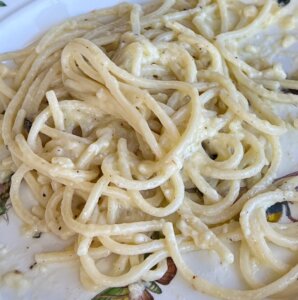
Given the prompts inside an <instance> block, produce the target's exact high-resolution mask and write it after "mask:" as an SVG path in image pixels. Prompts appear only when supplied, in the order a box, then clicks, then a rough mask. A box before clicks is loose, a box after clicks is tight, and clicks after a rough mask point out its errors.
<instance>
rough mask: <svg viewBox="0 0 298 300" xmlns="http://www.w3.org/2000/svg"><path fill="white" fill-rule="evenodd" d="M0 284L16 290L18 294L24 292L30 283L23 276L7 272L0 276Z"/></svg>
mask: <svg viewBox="0 0 298 300" xmlns="http://www.w3.org/2000/svg"><path fill="white" fill-rule="evenodd" d="M1 283H2V284H3V285H5V286H7V287H9V288H11V289H14V290H16V291H17V292H18V293H22V292H24V291H26V290H27V289H28V288H29V287H30V285H31V284H30V281H29V280H28V279H27V278H26V277H25V276H24V274H23V273H20V272H18V271H12V272H7V273H5V274H4V275H2V277H1Z"/></svg>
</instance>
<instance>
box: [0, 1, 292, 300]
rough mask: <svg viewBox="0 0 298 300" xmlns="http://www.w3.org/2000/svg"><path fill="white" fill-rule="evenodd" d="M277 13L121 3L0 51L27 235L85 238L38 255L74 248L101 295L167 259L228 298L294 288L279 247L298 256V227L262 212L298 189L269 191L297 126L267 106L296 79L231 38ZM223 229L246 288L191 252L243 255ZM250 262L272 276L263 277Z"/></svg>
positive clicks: (265, 7)
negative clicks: (253, 60)
mask: <svg viewBox="0 0 298 300" xmlns="http://www.w3.org/2000/svg"><path fill="white" fill-rule="evenodd" d="M282 15H283V9H282V8H279V7H278V4H277V3H276V2H275V1H273V0H266V1H253V0H251V1H250V0H246V1H229V0H220V1H219V0H218V1H212V0H200V1H184V0H176V1H175V0H166V1H162V2H152V3H149V4H146V5H142V6H141V5H138V4H120V5H118V6H115V7H112V8H108V9H104V10H98V11H93V12H91V13H88V14H86V15H82V16H78V17H75V18H73V19H71V20H68V21H66V22H64V23H62V24H61V25H59V26H57V27H54V28H52V29H51V30H50V31H48V32H47V33H46V34H45V35H44V36H43V37H41V38H40V39H39V40H38V41H36V42H35V43H34V44H33V45H31V46H29V47H27V48H26V49H24V50H21V51H18V52H12V53H6V54H2V55H0V61H2V64H1V66H0V109H1V112H2V114H1V128H2V133H1V135H2V138H1V149H0V157H1V160H2V161H1V165H0V171H1V179H2V181H4V180H5V178H7V177H8V176H9V175H11V174H12V173H14V175H13V176H12V184H11V190H10V197H11V201H12V204H13V207H14V210H15V212H16V213H17V215H18V216H19V218H20V219H22V221H23V222H25V223H26V224H28V225H30V226H31V227H32V230H33V231H36V232H52V233H53V234H55V235H57V236H58V237H60V238H61V239H70V238H74V240H75V242H74V244H73V247H72V249H67V250H66V251H64V252H58V253H57V252H56V253H41V254H37V255H36V262H38V263H47V262H53V261H56V262H59V261H65V260H75V259H77V260H78V261H79V263H80V272H81V280H82V283H83V285H84V286H85V287H87V288H93V289H96V290H101V289H103V288H106V287H116V286H125V285H129V284H132V283H135V282H137V281H140V280H151V281H152V280H157V279H158V278H160V277H161V276H162V275H163V274H164V273H165V271H166V265H167V264H166V259H167V257H169V256H171V257H172V258H173V260H174V262H175V264H176V265H177V267H178V270H179V271H180V273H181V275H182V276H183V277H184V278H185V279H186V280H187V281H189V282H190V283H191V284H192V286H194V287H195V288H196V289H197V290H198V291H201V292H204V293H207V294H209V295H212V296H215V297H218V298H221V299H252V298H253V299H264V298H266V297H269V296H271V295H280V296H282V292H284V291H285V289H287V292H289V291H291V290H292V289H293V292H295V284H296V285H297V279H298V266H297V265H289V264H287V263H285V262H282V261H280V260H278V259H277V258H276V257H275V256H274V253H273V251H272V249H271V247H270V245H271V244H275V245H278V246H279V247H282V248H285V249H289V250H291V251H296V252H297V249H298V239H297V226H296V225H295V224H279V223H268V222H267V219H266V210H267V209H268V208H269V207H270V206H272V205H273V204H274V203H277V202H282V201H291V202H293V203H295V202H297V199H298V197H297V193H296V192H295V189H294V188H293V187H295V184H296V179H295V178H293V179H291V180H290V181H288V182H287V184H279V186H278V187H275V189H272V183H273V180H274V179H275V176H276V171H277V169H278V166H279V163H280V160H281V147H280V144H279V137H280V135H281V134H283V133H284V132H286V131H287V127H286V124H285V122H284V121H283V120H282V119H280V118H279V117H278V116H277V115H275V114H274V112H273V111H272V110H271V108H270V106H269V105H268V102H282V103H295V104H297V103H298V96H297V95H294V94H285V93H283V91H282V89H283V88H289V87H290V88H291V89H298V83H297V81H294V80H288V79H285V78H281V75H279V74H278V73H274V72H273V71H272V72H273V73H274V74H273V75H272V76H271V78H269V79H268V78H266V77H265V75H264V71H263V70H262V69H260V68H257V67H256V66H254V65H252V64H250V63H249V62H247V61H245V60H244V59H241V57H240V56H239V54H237V53H235V51H234V50H233V49H231V44H232V41H234V42H236V43H237V41H238V40H239V38H241V37H250V36H252V35H254V34H255V33H256V32H259V31H261V30H262V28H263V26H265V25H266V24H267V23H270V22H271V23H272V22H275V21H277V20H279V18H280V16H282ZM268 20H270V21H268ZM274 20H275V21H274ZM7 61H11V62H12V63H11V64H10V65H8V64H6V62H7ZM272 70H273V68H272ZM267 73H268V70H267ZM281 73H282V72H281ZM22 182H26V184H27V185H28V186H29V188H30V189H31V191H32V193H33V195H34V197H35V199H36V205H35V206H34V207H32V208H30V209H28V207H27V206H25V205H24V202H23V199H22V197H21V195H20V187H21V183H22ZM289 182H292V184H289ZM232 219H233V220H234V221H233V222H231V220H232ZM155 232H159V233H160V234H159V236H160V238H159V239H153V237H152V236H153V234H154V233H155ZM226 238H230V239H231V238H233V240H235V241H241V249H240V269H241V272H242V274H243V277H244V279H245V280H246V281H247V283H248V286H250V289H249V290H243V291H241V290H232V289H226V288H223V287H219V286H217V285H214V284H211V283H209V282H207V281H206V280H205V279H203V278H201V277H199V276H197V275H195V274H194V273H193V271H191V270H190V269H189V267H188V266H187V265H186V264H185V262H184V260H183V257H182V255H181V254H182V253H185V252H189V251H196V250H200V249H209V250H214V251H215V252H216V253H217V254H218V256H219V257H220V259H221V261H222V262H225V263H228V264H231V263H233V262H234V255H233V253H232V252H231V250H230V249H229V248H228V247H227V246H226V245H225V244H224V243H223V240H224V239H226ZM103 259H108V260H109V261H111V266H113V267H111V268H110V269H109V271H103V270H101V267H100V264H99V262H100V261H101V260H103ZM256 259H257V264H258V266H259V267H260V268H261V266H266V268H269V269H270V270H272V272H273V273H274V274H275V276H274V278H275V279H274V280H271V281H270V279H269V281H270V282H269V281H268V280H267V281H264V282H259V281H258V280H257V279H256V277H255V272H254V270H252V267H251V266H252V264H253V263H252V262H253V261H254V262H255V261H256ZM255 263H256V262H255ZM276 278H277V279H276Z"/></svg>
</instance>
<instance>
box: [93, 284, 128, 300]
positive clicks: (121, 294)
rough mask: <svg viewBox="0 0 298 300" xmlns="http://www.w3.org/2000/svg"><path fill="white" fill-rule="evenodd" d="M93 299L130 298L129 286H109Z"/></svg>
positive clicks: (119, 299) (123, 299) (124, 299)
mask: <svg viewBox="0 0 298 300" xmlns="http://www.w3.org/2000/svg"><path fill="white" fill-rule="evenodd" d="M92 300H129V290H128V287H119V288H109V289H106V290H104V291H102V292H101V293H99V294H98V295H96V296H95V297H93V298H92Z"/></svg>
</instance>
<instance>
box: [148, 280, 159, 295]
mask: <svg viewBox="0 0 298 300" xmlns="http://www.w3.org/2000/svg"><path fill="white" fill-rule="evenodd" d="M145 287H146V289H148V290H149V291H150V292H152V293H155V294H161V293H162V290H161V288H160V287H159V285H158V284H157V283H155V282H154V281H149V282H145Z"/></svg>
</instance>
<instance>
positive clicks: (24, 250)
mask: <svg viewBox="0 0 298 300" xmlns="http://www.w3.org/2000/svg"><path fill="white" fill-rule="evenodd" d="M4 1H5V0H4ZM5 2H6V3H7V5H8V6H7V7H6V8H0V20H1V19H2V21H0V53H2V52H5V51H10V50H16V49H21V48H22V47H24V46H26V45H27V44H28V43H30V42H31V41H32V40H34V39H35V38H36V37H38V36H39V35H41V34H42V33H44V32H45V31H46V30H47V29H48V28H49V27H50V26H52V25H54V24H57V23H59V22H61V21H62V20H65V19H67V18H69V17H71V16H74V15H78V14H81V13H85V12H88V11H90V10H92V9H97V8H102V7H106V6H112V5H115V4H117V3H119V2H121V1H120V0H92V1H82V0H39V1H30V0H26V1H24V0H14V1H13V0H6V1H5ZM130 2H145V1H130ZM26 3H27V4H26ZM24 4H26V5H24ZM1 9H2V11H1ZM287 63H289V61H287ZM290 65H292V63H291V62H290ZM283 111H284V113H287V112H289V111H291V114H292V115H293V114H294V115H296V116H297V115H298V113H297V109H295V108H293V106H291V108H290V110H289V109H288V108H287V109H286V110H285V109H283ZM289 141H290V142H289ZM282 145H283V163H282V165H281V167H280V171H279V174H278V175H284V174H286V173H290V172H293V171H296V170H298V155H297V154H296V153H297V148H298V147H297V146H298V131H297V130H294V129H292V130H290V131H289V133H287V134H286V135H284V136H283V137H282ZM23 191H24V193H23V195H22V196H23V197H24V198H27V199H29V198H30V197H31V195H30V194H29V193H28V191H27V190H26V189H23ZM1 245H4V246H6V248H7V250H8V253H7V254H5V255H1V254H0V276H1V275H3V274H5V273H6V272H9V271H12V270H19V271H21V272H23V273H24V278H25V279H26V280H27V281H28V282H30V286H28V288H27V289H24V290H21V291H20V290H18V289H12V288H9V287H7V286H5V285H3V284H1V281H0V299H3V300H4V299H5V300H17V299H22V300H34V299H36V300H40V299H43V300H50V299H51V300H52V299H55V300H64V299H72V300H91V298H92V297H93V296H94V293H92V292H87V291H85V290H84V289H83V288H82V287H81V284H80V282H79V275H78V274H79V270H78V265H77V264H76V263H65V264H63V265H61V264H59V265H50V266H48V267H47V268H41V267H35V268H33V269H32V270H30V266H31V265H32V264H33V262H34V254H35V253H38V252H42V251H50V250H61V249H63V247H64V246H65V243H64V242H61V241H60V240H58V239H57V238H55V237H53V236H51V235H50V234H43V235H42V236H41V238H40V239H32V237H25V236H24V235H21V223H20V221H19V220H18V219H17V217H16V216H15V214H14V213H13V210H12V209H10V211H9V223H6V222H5V220H4V219H3V218H0V248H1ZM227 245H228V246H229V247H230V248H235V249H237V245H236V246H234V245H233V244H232V243H228V244H227ZM0 253H1V249H0ZM186 259H187V262H188V263H189V265H191V267H192V269H193V270H194V271H196V272H197V273H198V274H199V275H201V276H203V277H205V278H207V279H209V280H211V281H213V282H216V283H218V284H220V285H224V286H227V287H233V288H244V287H245V284H244V282H243V280H242V278H241V276H240V273H239V270H238V268H237V267H236V266H235V265H233V266H223V265H221V264H220V261H219V259H218V257H217V256H216V255H215V254H214V253H212V252H208V251H200V252H199V253H193V254H189V255H187V256H186ZM237 261H238V258H237V251H236V263H237ZM161 288H162V291H163V292H162V294H160V295H156V294H153V295H154V298H155V299H157V300H162V299H173V300H174V299H177V300H178V299H179V300H182V299H187V300H192V299H201V300H204V299H213V298H211V297H208V296H206V295H202V294H198V293H197V292H196V291H194V290H193V289H192V288H191V287H190V286H189V285H188V284H187V283H185V281H184V280H183V279H182V278H181V277H180V276H179V274H178V275H177V276H176V277H175V278H174V280H173V281H172V282H171V283H170V285H169V286H161Z"/></svg>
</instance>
